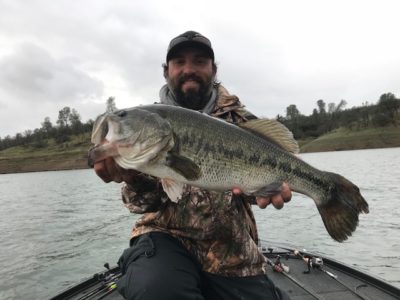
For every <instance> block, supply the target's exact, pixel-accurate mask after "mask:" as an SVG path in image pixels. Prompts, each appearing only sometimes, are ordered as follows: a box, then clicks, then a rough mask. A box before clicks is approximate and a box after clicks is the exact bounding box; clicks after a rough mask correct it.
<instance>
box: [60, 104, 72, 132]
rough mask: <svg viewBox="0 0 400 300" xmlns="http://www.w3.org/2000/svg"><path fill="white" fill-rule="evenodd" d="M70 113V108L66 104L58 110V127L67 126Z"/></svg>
mask: <svg viewBox="0 0 400 300" xmlns="http://www.w3.org/2000/svg"><path fill="white" fill-rule="evenodd" d="M70 114H71V108H69V107H68V106H66V107H64V108H63V109H62V110H60V111H59V112H58V119H57V124H58V125H59V126H60V127H68V126H69V116H70Z"/></svg>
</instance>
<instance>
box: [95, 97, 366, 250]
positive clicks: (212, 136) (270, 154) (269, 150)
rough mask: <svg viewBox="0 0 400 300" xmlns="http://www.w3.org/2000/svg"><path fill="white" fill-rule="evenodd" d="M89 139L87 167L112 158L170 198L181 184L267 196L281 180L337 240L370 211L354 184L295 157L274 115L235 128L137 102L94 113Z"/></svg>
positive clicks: (184, 111)
mask: <svg viewBox="0 0 400 300" xmlns="http://www.w3.org/2000/svg"><path fill="white" fill-rule="evenodd" d="M92 143H93V144H95V147H93V148H92V149H91V150H90V151H89V164H91V165H93V164H94V163H95V162H96V161H100V160H103V159H104V158H106V157H109V156H112V157H114V159H115V161H116V163H117V164H118V165H120V166H121V167H123V168H125V169H135V170H137V171H140V172H143V173H146V174H149V175H152V176H155V177H158V178H160V179H161V182H162V186H163V189H164V190H165V192H166V193H167V195H168V196H169V198H170V199H171V200H172V201H175V202H176V201H178V200H179V199H180V197H181V195H182V191H183V188H184V185H185V184H190V185H194V186H198V187H201V188H205V189H207V190H213V191H226V190H231V189H233V188H240V189H241V190H242V192H243V193H245V194H247V195H255V196H270V195H272V194H275V193H277V191H278V189H279V187H280V186H281V184H282V183H283V182H287V183H288V184H289V187H290V189H291V190H293V191H295V192H299V193H302V194H305V195H307V196H309V197H311V198H312V199H313V200H314V201H315V204H316V205H317V208H318V210H319V212H320V214H321V217H322V220H323V222H324V224H325V227H326V229H327V231H328V233H329V234H330V235H331V237H332V238H333V239H335V240H336V241H339V242H341V241H343V240H345V239H347V237H348V236H350V235H351V233H352V232H353V231H354V230H355V228H356V227H357V224H358V215H359V214H360V212H363V213H368V204H367V202H366V201H365V200H364V198H363V197H362V196H361V194H360V190H359V189H358V187H357V186H355V185H354V184H353V183H351V182H350V181H349V180H347V179H345V178H344V177H342V176H340V175H338V174H334V173H330V172H323V171H320V170H318V169H316V168H313V167H312V166H310V165H309V164H307V163H305V162H304V161H302V160H301V159H299V158H297V157H296V156H295V155H294V153H296V152H297V151H298V146H297V143H296V141H295V140H294V139H293V135H292V134H291V132H290V131H289V130H288V129H287V128H286V127H285V126H283V125H282V124H280V123H279V122H277V121H274V120H265V119H258V120H252V121H248V122H245V123H243V124H241V125H240V126H236V125H232V124H229V123H227V122H225V121H222V120H220V119H217V118H213V117H210V116H208V115H205V114H203V113H200V112H196V111H193V110H189V109H185V108H181V107H176V106H169V105H162V104H155V105H147V106H138V107H133V108H130V109H123V110H119V111H116V112H113V113H106V114H103V115H100V116H99V117H98V118H97V120H96V121H95V124H94V127H93V132H92Z"/></svg>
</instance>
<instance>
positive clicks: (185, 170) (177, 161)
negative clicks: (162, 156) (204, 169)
mask: <svg viewBox="0 0 400 300" xmlns="http://www.w3.org/2000/svg"><path fill="white" fill-rule="evenodd" d="M166 165H167V166H168V167H170V168H171V169H173V170H174V171H175V172H177V173H178V174H180V175H182V176H183V177H185V178H186V179H187V180H196V179H198V178H200V174H201V170H200V167H199V166H198V165H197V164H196V163H195V162H194V161H192V160H191V159H189V158H187V157H184V156H181V155H179V154H176V153H174V152H170V153H168V155H167V158H166Z"/></svg>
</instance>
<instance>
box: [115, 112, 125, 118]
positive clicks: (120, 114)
mask: <svg viewBox="0 0 400 300" xmlns="http://www.w3.org/2000/svg"><path fill="white" fill-rule="evenodd" d="M117 116H118V117H121V118H123V117H125V116H126V110H121V111H119V112H118V113H117Z"/></svg>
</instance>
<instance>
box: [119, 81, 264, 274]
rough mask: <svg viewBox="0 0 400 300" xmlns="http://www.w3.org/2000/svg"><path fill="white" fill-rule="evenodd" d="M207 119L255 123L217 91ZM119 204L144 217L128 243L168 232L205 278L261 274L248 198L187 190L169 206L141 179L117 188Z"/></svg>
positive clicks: (154, 184)
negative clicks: (135, 238)
mask: <svg viewBox="0 0 400 300" xmlns="http://www.w3.org/2000/svg"><path fill="white" fill-rule="evenodd" d="M211 115H212V116H215V117H218V118H221V119H224V120H226V121H227V122H231V123H234V124H238V123H241V122H246V121H247V120H248V119H254V118H256V117H255V116H254V115H252V114H251V113H249V112H248V111H246V110H245V109H244V108H243V105H242V104H241V103H240V101H239V99H238V98H237V97H236V96H233V95H229V94H228V92H227V91H226V89H225V88H223V87H222V86H221V85H219V86H218V97H217V100H216V103H215V107H214V110H213V112H212V113H211ZM122 199H123V201H124V203H125V205H126V207H127V208H128V209H129V210H130V211H131V212H133V213H144V215H143V216H142V218H140V219H139V220H138V221H137V223H136V225H135V227H134V228H133V231H132V238H134V237H136V236H138V235H140V234H143V233H146V232H151V231H161V232H167V233H169V234H171V235H173V236H174V237H176V238H178V239H179V240H180V241H181V242H182V243H183V244H184V245H185V246H186V247H187V249H188V250H189V251H190V252H191V253H193V254H194V255H195V257H197V259H198V261H199V262H200V263H201V265H202V266H203V270H204V271H206V272H209V273H213V274H218V275H223V276H239V277H243V276H254V275H259V274H263V273H265V269H266V262H265V258H264V256H263V255H262V254H261V253H260V252H259V250H258V247H257V243H258V235H257V228H256V222H255V219H254V215H253V212H252V210H251V204H254V202H255V199H254V198H253V197H244V196H237V195H233V194H232V193H231V192H230V191H227V192H224V193H220V192H219V193H218V192H210V191H206V190H203V189H200V188H197V187H193V186H187V187H186V190H185V192H184V194H183V196H182V199H181V200H179V202H178V203H173V202H171V201H170V200H168V197H167V196H166V194H165V193H164V192H163V190H162V187H161V184H160V183H159V181H158V180H156V179H155V178H153V177H150V176H147V175H144V174H140V175H139V176H138V178H135V184H134V185H124V186H123V187H122Z"/></svg>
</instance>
